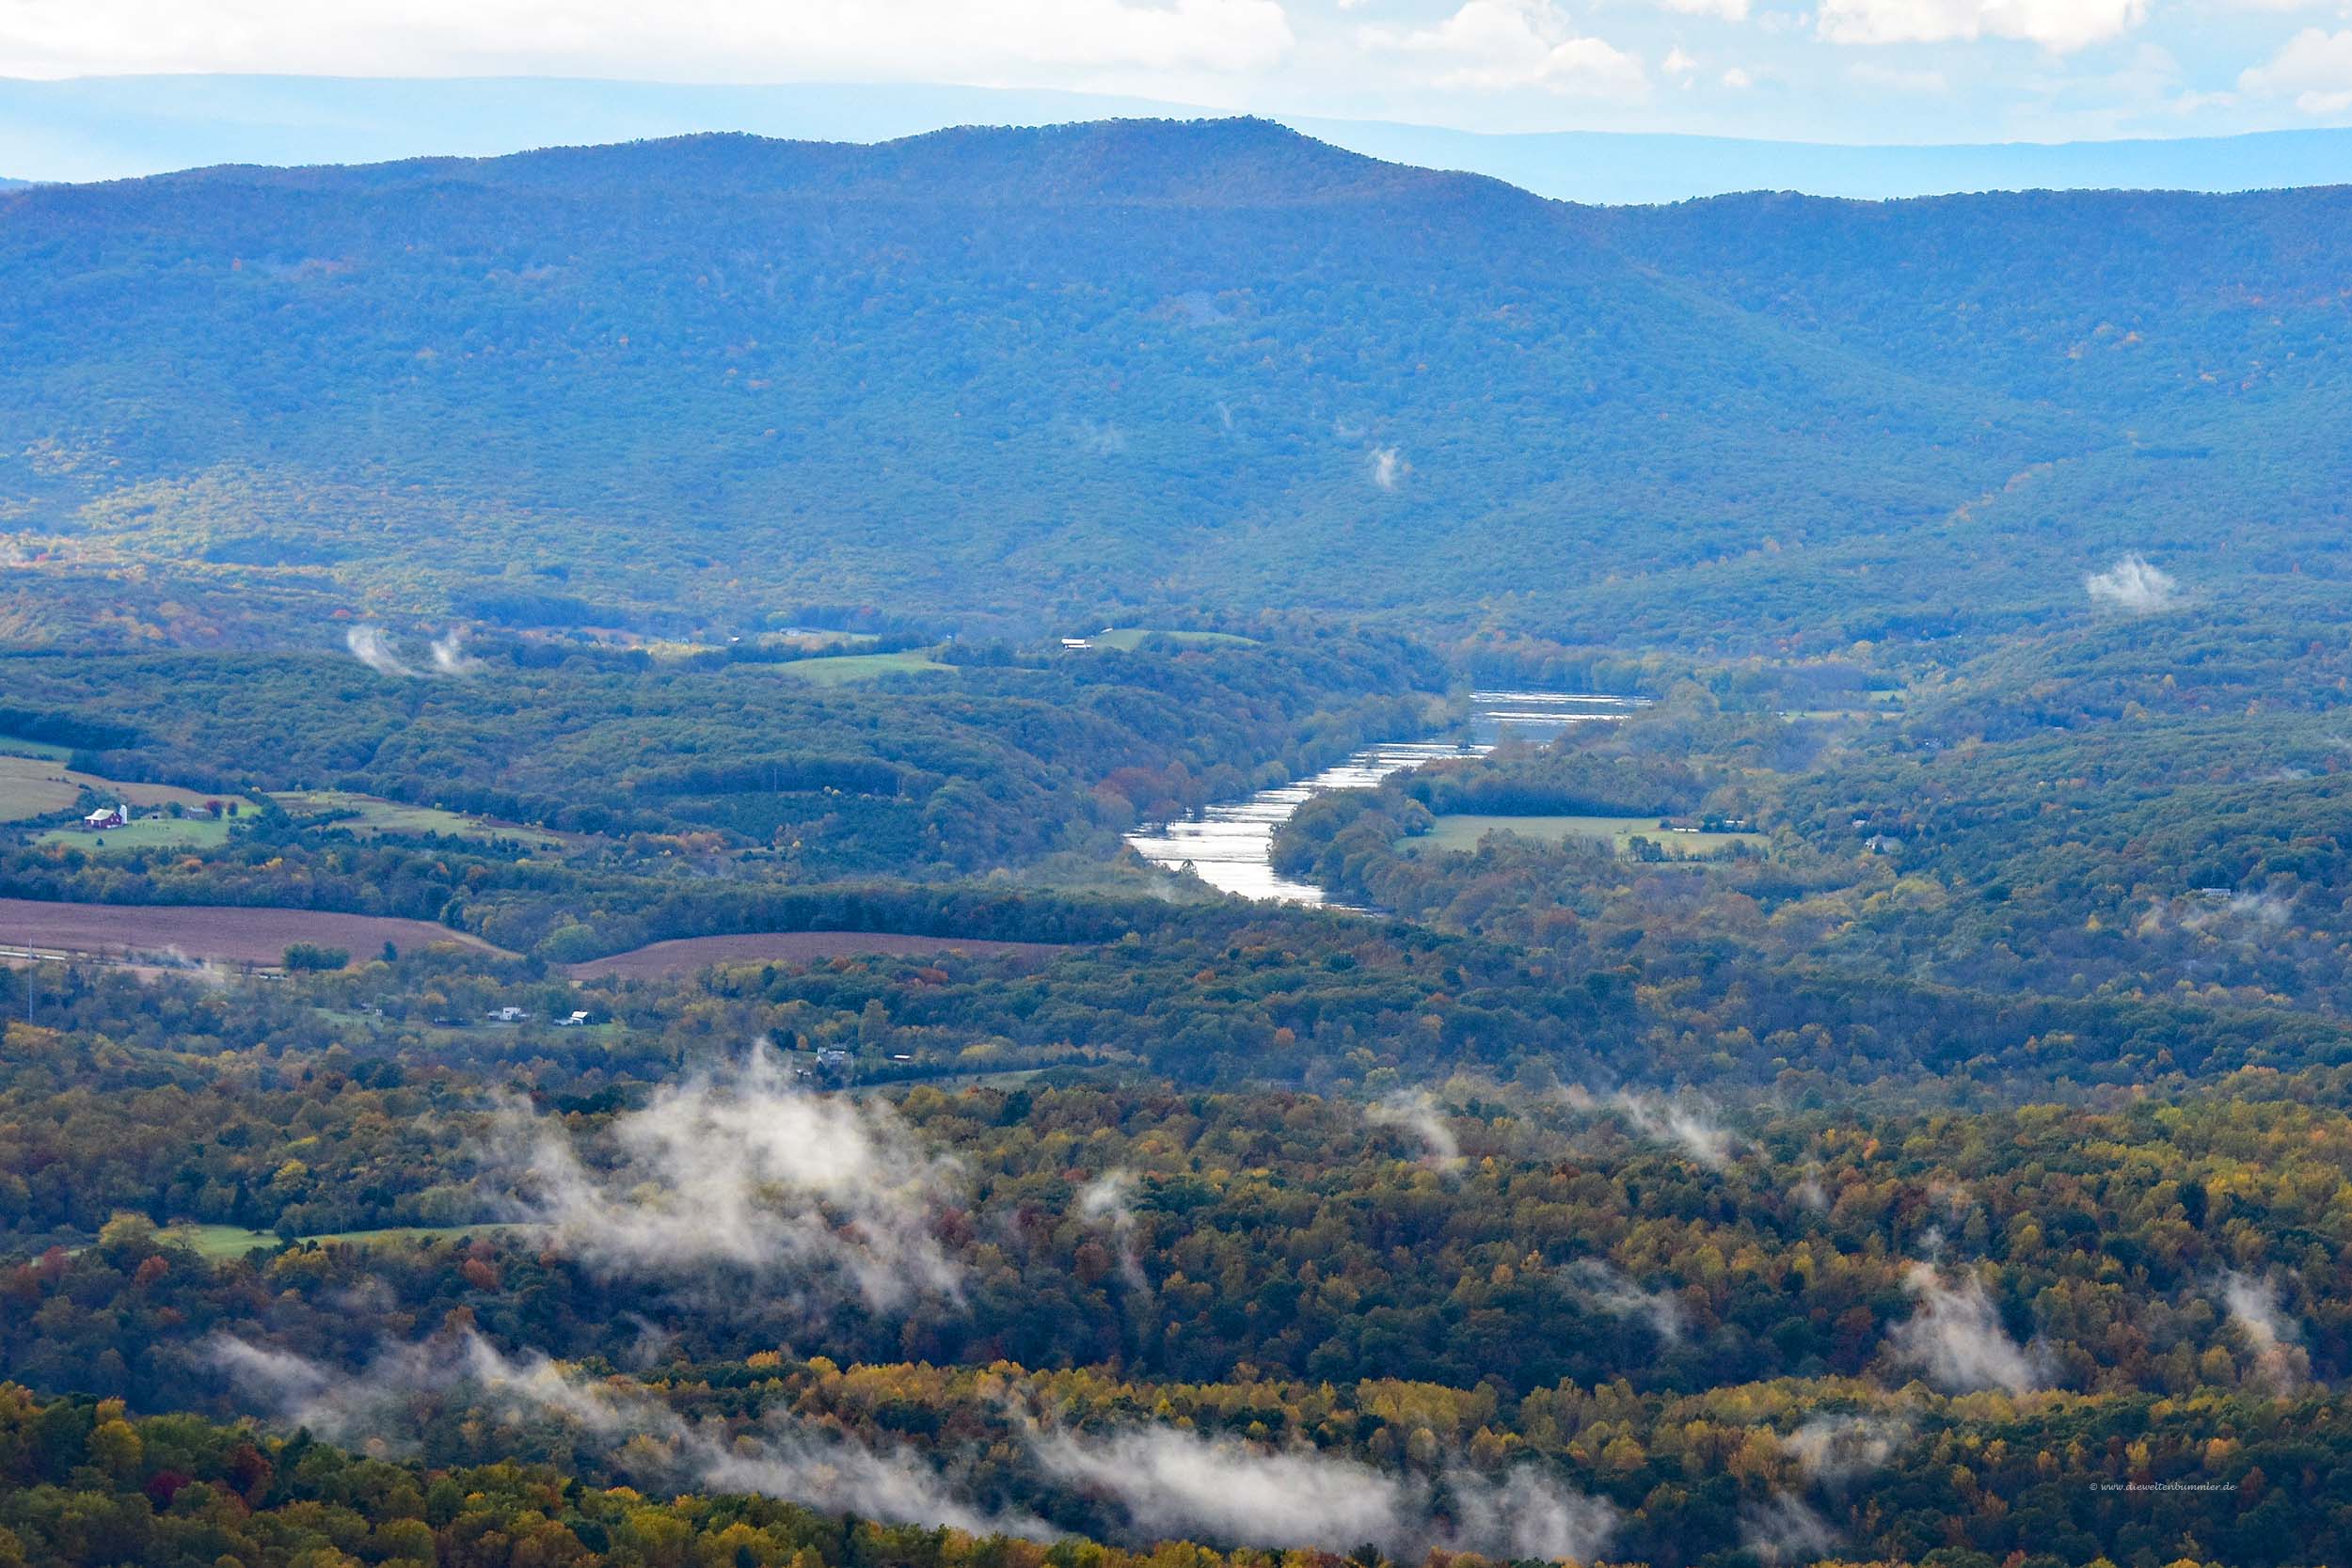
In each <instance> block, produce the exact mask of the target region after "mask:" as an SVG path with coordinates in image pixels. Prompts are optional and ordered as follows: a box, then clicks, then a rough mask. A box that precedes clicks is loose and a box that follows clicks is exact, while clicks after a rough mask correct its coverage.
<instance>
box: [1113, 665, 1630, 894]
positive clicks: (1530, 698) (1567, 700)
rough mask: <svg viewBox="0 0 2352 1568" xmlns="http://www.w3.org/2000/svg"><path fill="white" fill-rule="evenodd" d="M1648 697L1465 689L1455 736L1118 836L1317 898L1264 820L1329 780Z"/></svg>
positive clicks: (1540, 732) (1561, 726)
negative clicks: (1286, 864)
mask: <svg viewBox="0 0 2352 1568" xmlns="http://www.w3.org/2000/svg"><path fill="white" fill-rule="evenodd" d="M1648 702H1649V699H1648V698H1646V697H1603V696H1593V695H1589V694H1586V693H1581V692H1567V691H1473V692H1471V693H1470V715H1469V717H1468V719H1467V720H1465V721H1464V722H1463V725H1462V729H1461V732H1460V737H1459V738H1457V739H1446V738H1435V739H1432V738H1427V737H1424V738H1422V739H1419V740H1384V741H1381V742H1379V743H1378V744H1376V745H1372V746H1367V747H1365V748H1364V749H1363V750H1362V751H1360V752H1352V753H1350V754H1349V756H1348V758H1347V760H1346V761H1344V762H1343V763H1340V764H1338V765H1337V766H1336V767H1331V768H1325V769H1324V770H1323V771H1322V772H1320V773H1317V774H1315V775H1314V776H1313V777H1312V778H1307V779H1299V780H1296V781H1295V782H1294V783H1291V784H1283V785H1281V786H1280V787H1279V788H1275V789H1262V790H1260V791H1258V793H1257V794H1255V795H1252V796H1250V797H1249V798H1248V800H1232V801H1227V802H1223V803H1219V804H1216V805H1212V806H1210V807H1208V808H1207V809H1206V810H1204V811H1202V812H1201V813H1200V815H1199V816H1190V817H1185V818H1183V819H1182V820H1179V821H1175V822H1168V823H1163V824H1161V825H1160V826H1158V827H1155V828H1148V829H1146V830H1144V831H1143V832H1137V833H1133V834H1130V835H1129V836H1128V839H1127V842H1128V843H1129V844H1131V845H1133V846H1134V847H1135V849H1136V853H1137V854H1139V855H1141V856H1142V857H1143V858H1144V859H1145V860H1148V861H1150V862H1151V863H1152V864H1154V865H1159V866H1165V867H1167V868H1168V870H1171V871H1174V870H1178V869H1181V868H1182V867H1184V865H1186V864H1187V863H1188V864H1190V865H1191V867H1192V868H1193V870H1194V871H1196V872H1197V873H1199V874H1200V879H1201V880H1202V881H1204V882H1206V883H1208V884H1209V885H1210V886H1211V887H1214V888H1217V889H1220V890H1222V891H1223V892H1226V893H1235V894H1239V895H1241V896H1243V897H1245V898H1271V899H1274V900H1276V901H1278V902H1280V903H1285V904H1322V903H1327V902H1328V900H1327V899H1326V898H1325V897H1324V895H1323V890H1322V889H1321V888H1319V887H1316V886H1314V885H1313V884H1312V883H1310V882H1295V881H1292V880H1291V879H1289V878H1287V877H1284V876H1281V875H1280V874H1279V873H1278V872H1277V871H1276V870H1275V869H1274V864H1273V854H1274V830H1275V829H1277V828H1279V827H1280V826H1281V825H1282V824H1283V823H1285V822H1287V821H1289V820H1290V817H1291V814H1292V813H1293V812H1295V811H1296V810H1297V809H1298V808H1299V807H1300V806H1302V805H1305V804H1306V803H1307V802H1308V801H1309V800H1312V799H1314V797H1316V796H1318V795H1322V794H1324V793H1326V792H1327V791H1330V790H1334V789H1368V788H1370V787H1371V786H1372V785H1374V784H1378V783H1379V782H1380V781H1381V780H1382V779H1385V778H1387V777H1388V776H1389V775H1390V774H1391V773H1395V772H1400V771H1402V770H1403V769H1405V768H1418V767H1420V766H1421V765H1422V763H1425V762H1435V761H1437V760H1438V758H1440V757H1459V756H1483V755H1484V754H1486V752H1491V751H1493V750H1494V749H1495V746H1496V744H1497V743H1498V742H1500V741H1502V740H1503V739H1504V738H1506V737H1508V738H1511V739H1515V740H1538V741H1540V740H1554V739H1557V738H1558V737H1559V736H1562V735H1564V734H1565V733H1566V732H1567V730H1568V729H1569V728H1570V726H1572V725H1576V724H1600V723H1610V722H1613V721H1616V720H1620V719H1623V718H1624V717H1625V716H1626V715H1627V714H1628V713H1630V712H1631V711H1633V709H1635V708H1637V707H1641V706H1643V705H1645V704H1647V703H1648Z"/></svg>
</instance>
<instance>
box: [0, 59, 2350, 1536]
mask: <svg viewBox="0 0 2352 1568" xmlns="http://www.w3.org/2000/svg"><path fill="white" fill-rule="evenodd" d="M1168 14H1170V15H1173V14H1175V13H1172V12H1171V13H1168ZM1351 25H1355V24H1351ZM1362 25H1366V26H1371V25H1375V23H1370V22H1367V23H1364V24H1362ZM2021 47H2022V46H2021ZM2346 200H2347V195H2346V193H2345V192H2344V191H2343V190H2338V189H2329V188H2308V189H2294V190H2280V191H2269V192H2262V193H2257V194H2250V195H2243V196H2201V195H2189V194H2179V193H2146V192H2094V191H2070V192H2036V193H2011V194H1997V193H1996V194H1992V195H1985V196H1975V197H1956V198H1931V199H1922V200H1917V201H1906V202H1900V203H1859V202H1836V201H1824V200H1818V199H1813V198H1799V197H1792V196H1772V195H1755V196H1738V197H1726V198H1716V199H1709V200H1702V201H1692V202H1684V203H1679V204H1677V205H1675V206H1672V207H1656V208H1651V207H1633V208H1602V207H1578V206H1571V205H1567V204H1565V203H1560V202H1553V201H1548V200H1544V199H1541V198H1538V197H1535V196H1534V195H1531V194H1529V193H1528V192H1525V191H1520V190H1516V189H1513V188H1512V187H1509V186H1506V185H1502V184H1500V183H1497V182H1491V181H1485V180H1479V179H1474V178H1470V177H1468V176H1463V175H1458V174H1449V173H1443V172H1438V171H1432V170H1428V169H1421V168H1414V167H1409V166H1403V165H1397V164H1388V163H1380V162H1375V161H1374V160H1371V159H1368V158H1363V157H1360V156H1358V155H1356V154H1353V153H1348V152H1344V151H1342V150H1339V149H1337V148H1334V147H1330V146H1327V145H1324V144H1322V143H1320V142H1316V141H1314V140H1311V139H1310V138H1308V137H1305V136H1302V135H1298V134H1297V133H1295V132H1294V131H1290V130H1286V129H1283V128H1282V127H1280V126H1279V125H1275V124H1272V123H1269V122H1267V121H1263V120H1251V119H1230V120H1205V121H1184V122H1177V121H1117V122H1104V123H1099V124H1090V125H1073V126H1059V127H1050V128H1034V129H1017V130H1009V129H1003V128H994V129H989V128H978V129H970V130H959V131H950V132H943V133H939V134H937V135H926V136H921V137H916V138H914V139H911V140H908V141H903V142H893V143H887V144H882V145H877V146H850V145H839V144H827V143H819V142H776V141H764V140H761V139H758V138H755V137H748V136H736V135H698V136H689V137H682V138H672V139H659V140H647V141H641V142H633V143H628V144H626V145H616V146H610V147H583V148H570V149H551V150H541V151H534V152H530V153H524V154H517V155H515V156H510V157H501V158H486V159H459V158H429V159H411V160H405V161H402V162H397V163H391V164H386V165H380V166H358V167H347V166H319V167H311V168H300V169H292V168H289V169H279V168H264V167H259V166H250V167H227V168H218V169H209V170H199V171H192V172H187V173H179V174H170V175H164V176H159V177H156V178H153V179H144V180H136V181H125V182H114V183H109V184H103V185H95V184H93V185H70V184H69V185H52V186H40V187H36V188H30V189H24V190H10V191H8V192H6V193H4V194H0V333H5V334H6V335H7V341H8V343H9V345H10V353H9V355H8V357H7V362H6V364H5V365H4V366H0V536H5V546H6V548H7V550H8V556H7V562H8V565H7V570H6V572H5V573H4V574H0V1568H32V1565H35V1564H40V1565H42V1568H46V1565H48V1564H51V1563H56V1564H60V1565H63V1568H119V1564H124V1563H139V1564H142V1565H145V1564H155V1565H157V1568H223V1565H224V1564H235V1565H238V1568H346V1565H351V1564H365V1565H375V1564H383V1565H386V1568H428V1565H430V1568H440V1565H444V1564H446V1565H450V1568H476V1565H481V1568H525V1565H531V1568H605V1565H612V1568H690V1565H693V1568H701V1565H712V1568H717V1565H725V1564H770V1565H775V1568H1399V1565H1412V1564H1418V1565H1421V1568H1499V1565H1504V1564H1524V1563H1534V1562H1559V1563H1572V1564H1578V1565H1585V1564H1593V1565H1599V1564H1651V1565H1656V1568H1783V1565H1787V1564H1800V1563H1809V1564H1826V1565H1833V1568H1849V1565H1862V1564H1872V1565H1885V1568H2209V1565H2210V1568H2324V1565H2325V1564H2326V1563H2328V1562H2341V1561H2343V1560H2345V1559H2346V1558H2347V1556H2352V1513H2347V1510H2346V1506H2345V1503H2344V1498H2345V1497H2352V1429H2347V1427H2346V1425H2345V1422H2344V1415H2343V1408H2342V1405H2343V1401H2342V1391H2343V1389H2344V1386H2345V1385H2346V1382H2347V1380H2352V1198H2347V1189H2346V1187H2345V1184H2344V1180H2343V1172H2344V1168H2345V1165H2346V1162H2347V1160H2352V983H2347V974H2352V964H2348V963H2347V960H2348V959H2352V743H2348V740H2347V737H2348V736H2352V727H2347V714H2348V713H2352V619H2348V618H2347V616H2346V614H2345V611H2344V575H2345V571H2346V565H2347V557H2346V555H2345V538H2344V526H2343V525H2344V496H2345V494H2346V493H2347V488H2346V486H2345V484H2344V479H2345V477H2346V476H2345V464H2346V461H2347V459H2346V457H2345V449H2344V443H2343V442H2342V441H2341V440H2340V439H2337V437H2338V436H2340V434H2341V433H2342V430H2343V429H2344V425H2345V420H2346V415H2347V408H2348V406H2352V405H2347V404H2346V401H2345V391H2344V388H2346V386H2347V385H2352V376H2348V375H2347V371H2348V370H2352V365H2348V364H2347V356H2352V339H2347V337H2346V321H2345V315H2344V298H2343V288H2342V281H2343V276H2344V271H2345V263H2346V262H2347V261H2352V258H2348V257H2347V256H2346V255H2345V246H2346V244H2347V241H2346V238H2345V237H2346V235H2352V225H2346V224H2345V223H2344V222H2343V221H2342V219H2343V218H2344V211H2343V209H2344V204H2345V202H2346ZM118 808H119V815H118Z"/></svg>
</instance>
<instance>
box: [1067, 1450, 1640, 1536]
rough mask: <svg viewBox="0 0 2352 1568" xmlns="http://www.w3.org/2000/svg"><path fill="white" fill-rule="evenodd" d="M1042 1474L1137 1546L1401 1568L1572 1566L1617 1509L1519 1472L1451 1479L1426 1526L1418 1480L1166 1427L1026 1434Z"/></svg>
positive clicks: (1424, 1496)
mask: <svg viewBox="0 0 2352 1568" xmlns="http://www.w3.org/2000/svg"><path fill="white" fill-rule="evenodd" d="M1030 1451H1031V1452H1032V1454H1033V1455H1034V1456H1035V1457H1036V1459H1037V1461H1038V1463H1039V1465H1041V1467H1042V1468H1043V1469H1044V1470H1045V1471H1046V1472H1047V1473H1048V1474H1049V1475H1052V1476H1055V1477H1057V1478H1058V1479H1060V1480H1062V1481H1068V1482H1071V1483H1073V1484H1075V1485H1078V1486H1081V1487H1084V1488H1085V1489H1086V1490H1088V1491H1089V1492H1093V1493H1095V1494H1098V1495H1100V1496H1103V1497H1108V1498H1109V1499H1111V1500H1112V1501H1113V1502H1115V1503H1117V1504H1118V1505H1119V1507H1120V1509H1121V1510H1122V1511H1123V1512H1124V1513H1126V1514H1127V1517H1128V1520H1129V1522H1130V1523H1131V1524H1132V1526H1133V1527H1134V1528H1135V1529H1136V1531H1137V1532H1138V1534H1139V1537H1140V1538H1141V1539H1145V1540H1160V1539H1164V1538H1168V1537H1183V1536H1206V1537H1209V1538H1211V1539H1214V1540H1217V1541H1231V1542H1236V1543H1240V1544H1245V1545H1257V1546H1271V1547H1295V1546H1300V1545H1312V1546H1322V1547H1326V1548H1327V1549H1329V1550H1332V1551H1345V1550H1347V1549H1348V1547H1349V1546H1350V1545H1353V1544H1362V1543H1364V1542H1367V1541H1369V1542H1372V1543H1374V1544H1377V1545H1379V1546H1380V1547H1381V1548H1383V1549H1384V1550H1386V1551H1388V1552H1389V1553H1391V1555H1392V1556H1394V1557H1395V1558H1396V1559H1397V1560H1399V1561H1406V1560H1413V1559H1418V1558H1421V1557H1424V1556H1426V1555H1427V1554H1428V1553H1430V1552H1431V1551H1433V1550H1434V1551H1444V1552H1449V1553H1451V1552H1474V1553H1476V1554H1478V1555H1479V1556H1482V1557H1490V1558H1496V1559H1529V1558H1540V1559H1545V1560H1554V1561H1558V1560H1574V1561H1583V1560H1589V1559H1591V1558H1593V1557H1594V1556H1596V1555H1597V1554H1598V1553H1599V1552H1600V1550H1601V1549H1602V1548H1603V1547H1604V1546H1606V1545H1607V1544H1608V1542H1609V1538H1610V1536H1611V1535H1612V1534H1613V1533H1614V1531H1615V1529H1616V1526H1617V1511H1616V1509H1615V1508H1614V1507H1613V1506H1612V1505H1610V1504H1609V1503H1608V1502H1606V1501H1603V1500H1600V1499H1597V1498H1594V1497H1585V1496H1584V1495H1583V1494H1581V1493H1578V1492H1572V1491H1569V1490H1567V1489H1566V1488H1565V1487H1563V1486H1560V1485H1558V1484H1557V1483H1555V1482H1553V1481H1549V1480H1548V1479H1546V1478H1545V1477H1544V1476H1543V1475H1542V1474H1541V1473H1540V1472H1539V1471H1537V1470H1536V1469H1535V1468H1534V1466H1529V1465H1523V1466H1521V1467H1519V1468H1518V1469H1517V1470H1514V1471H1513V1472H1511V1473H1510V1474H1509V1475H1508V1476H1505V1477H1503V1478H1502V1479H1501V1480H1500V1481H1497V1480H1490V1479H1488V1478H1486V1477H1485V1476H1481V1475H1478V1474H1476V1473H1475V1472H1472V1471H1468V1470H1449V1471H1448V1472H1447V1473H1446V1475H1445V1484H1446V1490H1447V1491H1448V1492H1449V1493H1450V1494H1452V1496H1453V1499H1454V1510H1453V1513H1454V1517H1453V1521H1452V1523H1451V1524H1450V1525H1441V1524H1439V1523H1438V1521H1437V1520H1436V1519H1434V1518H1433V1517H1432V1516H1431V1507H1430V1504H1431V1498H1430V1495H1429V1489H1428V1486H1427V1484H1426V1482H1425V1481H1423V1480H1422V1479H1421V1478H1419V1477H1414V1476H1405V1475H1398V1474H1395V1473H1393V1472H1391V1471H1388V1470H1381V1469H1375V1468H1374V1467H1373V1466H1371V1465H1365V1464H1361V1463H1359V1462H1358V1461H1356V1460H1352V1459H1345V1458H1342V1457H1340V1456H1337V1455H1333V1454H1324V1453H1317V1452H1315V1451H1314V1450H1312V1449H1265V1448H1261V1447H1255V1446H1252V1445H1248V1444H1244V1443H1238V1442H1234V1441H1232V1440H1231V1439H1217V1438H1212V1437H1207V1436H1203V1435H1201V1434H1200V1433H1194V1432H1185V1431H1179V1430H1177V1429H1175V1428H1171V1427H1159V1426H1152V1427H1144V1426H1137V1427H1129V1428H1127V1429H1125V1430H1123V1431H1112V1432H1107V1433H1073V1432H1033V1433H1031V1436H1030Z"/></svg>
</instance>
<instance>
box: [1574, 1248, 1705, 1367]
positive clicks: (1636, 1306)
mask: <svg viewBox="0 0 2352 1568" xmlns="http://www.w3.org/2000/svg"><path fill="white" fill-rule="evenodd" d="M1560 1280H1561V1283H1562V1284H1564V1285H1565V1286H1566V1287H1567V1288H1568V1290H1569V1291H1570V1292H1571V1293H1573V1294H1574V1295H1575V1296H1576V1297H1577V1299H1578V1300H1580V1301H1581V1302H1582V1303H1583V1304H1584V1305H1585V1306H1587V1307H1591V1308H1592V1309H1593V1310H1595V1311H1596V1312H1606V1313H1608V1314H1609V1315H1610V1316H1611V1317H1613V1318H1640V1319H1642V1320H1643V1321H1644V1322H1645V1323H1648V1324H1649V1326H1650V1332H1652V1333H1653V1334H1656V1335H1657V1336H1658V1338H1660V1339H1661V1340H1663V1341H1664V1342H1666V1343H1667V1344H1670V1345H1673V1344H1679V1343H1681V1341H1682V1337H1683V1335H1684V1334H1686V1333H1688V1332H1689V1331H1690V1327H1691V1317H1690V1314H1689V1313H1688V1312H1687V1311H1685V1310H1684V1309H1683V1306H1682V1300H1681V1298H1680V1297H1678V1296H1677V1295H1676V1294H1675V1293H1674V1292H1673V1291H1645V1290H1643V1289H1642V1288H1641V1287H1640V1286H1639V1285H1636V1284H1634V1283H1633V1281H1632V1280H1630V1279H1629V1278H1627V1277H1626V1276H1625V1275H1624V1274H1622V1273H1621V1272H1619V1271H1618V1270H1617V1269H1615V1268H1613V1267H1611V1266H1610V1265H1609V1264H1607V1263H1604V1262H1602V1261H1600V1260H1599V1259H1594V1258H1585V1259H1579V1260H1578V1261H1576V1262H1574V1263H1571V1264H1569V1265H1568V1266H1567V1267H1566V1268H1565V1269H1563V1270H1562V1271H1561V1272H1560Z"/></svg>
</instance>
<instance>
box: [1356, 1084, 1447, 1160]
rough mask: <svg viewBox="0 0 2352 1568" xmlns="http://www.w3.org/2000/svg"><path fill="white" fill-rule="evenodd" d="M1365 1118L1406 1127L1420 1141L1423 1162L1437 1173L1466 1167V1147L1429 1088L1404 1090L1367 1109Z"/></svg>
mask: <svg viewBox="0 0 2352 1568" xmlns="http://www.w3.org/2000/svg"><path fill="white" fill-rule="evenodd" d="M1364 1119H1365V1120H1367V1121H1370V1122H1373V1123H1375V1124H1376V1125H1378V1126H1382V1127H1402V1128H1404V1129H1405V1130H1406V1132H1410V1133H1412V1134H1413V1136H1414V1137H1415V1138H1416V1139H1418V1140H1420V1143H1421V1149H1422V1154H1421V1163H1422V1164H1424V1165H1427V1166H1428V1167H1429V1168H1430V1169H1431V1170H1434V1171H1446V1172H1452V1171H1457V1170H1460V1169H1461V1168H1462V1145H1461V1143H1460V1141H1459V1140H1458V1139H1456V1138H1455V1137H1454V1129H1453V1128H1451V1127H1448V1126H1447V1125H1446V1122H1445V1118H1444V1117H1441V1116H1439V1115H1438V1102H1437V1101H1435V1100H1433V1099H1431V1098H1430V1095H1429V1091H1428V1090H1427V1089H1416V1090H1414V1091H1412V1092H1411V1093H1406V1091H1404V1090H1402V1089H1400V1090H1398V1091H1397V1092H1396V1093H1394V1094H1392V1095H1389V1096H1387V1097H1386V1098H1384V1099H1380V1100H1376V1101H1373V1102H1372V1103H1371V1104H1369V1105H1367V1106H1365V1107H1364Z"/></svg>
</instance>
